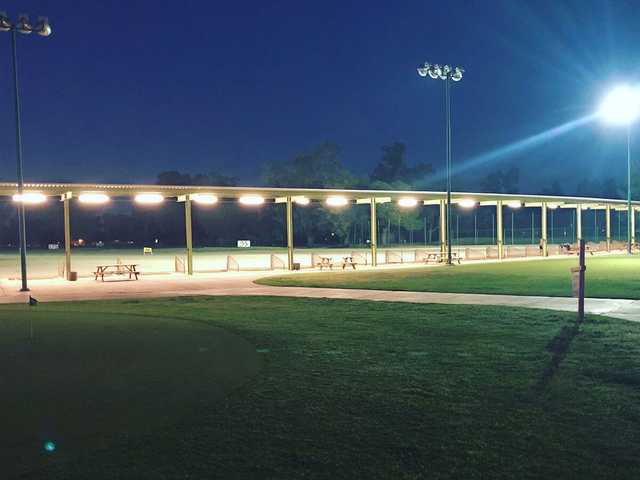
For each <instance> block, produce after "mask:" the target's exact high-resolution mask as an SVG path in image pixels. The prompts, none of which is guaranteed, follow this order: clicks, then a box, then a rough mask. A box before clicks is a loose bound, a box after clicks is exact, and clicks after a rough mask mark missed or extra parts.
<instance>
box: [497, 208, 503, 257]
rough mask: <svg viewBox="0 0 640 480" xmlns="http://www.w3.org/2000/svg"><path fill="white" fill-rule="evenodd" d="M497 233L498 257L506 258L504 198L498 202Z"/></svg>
mask: <svg viewBox="0 0 640 480" xmlns="http://www.w3.org/2000/svg"><path fill="white" fill-rule="evenodd" d="M496 235H497V237H498V258H499V259H500V260H502V259H503V258H504V227H503V225H502V200H498V201H497V202H496Z"/></svg>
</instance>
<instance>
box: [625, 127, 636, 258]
mask: <svg viewBox="0 0 640 480" xmlns="http://www.w3.org/2000/svg"><path fill="white" fill-rule="evenodd" d="M633 223H634V222H633V207H632V206H631V125H628V126H627V253H628V254H629V255H631V247H632V243H633V241H634V240H635V238H634V237H635V236H636V235H635V232H634V228H633Z"/></svg>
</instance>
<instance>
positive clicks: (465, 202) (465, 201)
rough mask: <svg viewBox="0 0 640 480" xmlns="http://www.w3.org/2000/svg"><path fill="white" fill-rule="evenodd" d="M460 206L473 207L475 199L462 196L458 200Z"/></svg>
mask: <svg viewBox="0 0 640 480" xmlns="http://www.w3.org/2000/svg"><path fill="white" fill-rule="evenodd" d="M458 205H460V206H461V207H462V208H473V207H475V206H476V201H475V200H474V199H473V198H463V199H462V200H460V201H459V202H458Z"/></svg>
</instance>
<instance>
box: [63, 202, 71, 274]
mask: <svg viewBox="0 0 640 480" xmlns="http://www.w3.org/2000/svg"><path fill="white" fill-rule="evenodd" d="M70 198H71V192H67V193H65V194H64V195H63V200H62V205H63V210H64V277H65V278H66V279H67V280H69V279H70V277H71V220H70V217H71V214H70V211H69V199H70Z"/></svg>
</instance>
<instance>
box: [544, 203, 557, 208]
mask: <svg viewBox="0 0 640 480" xmlns="http://www.w3.org/2000/svg"><path fill="white" fill-rule="evenodd" d="M558 207H559V205H558V204H557V203H547V208H549V209H551V210H555V209H557V208H558Z"/></svg>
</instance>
